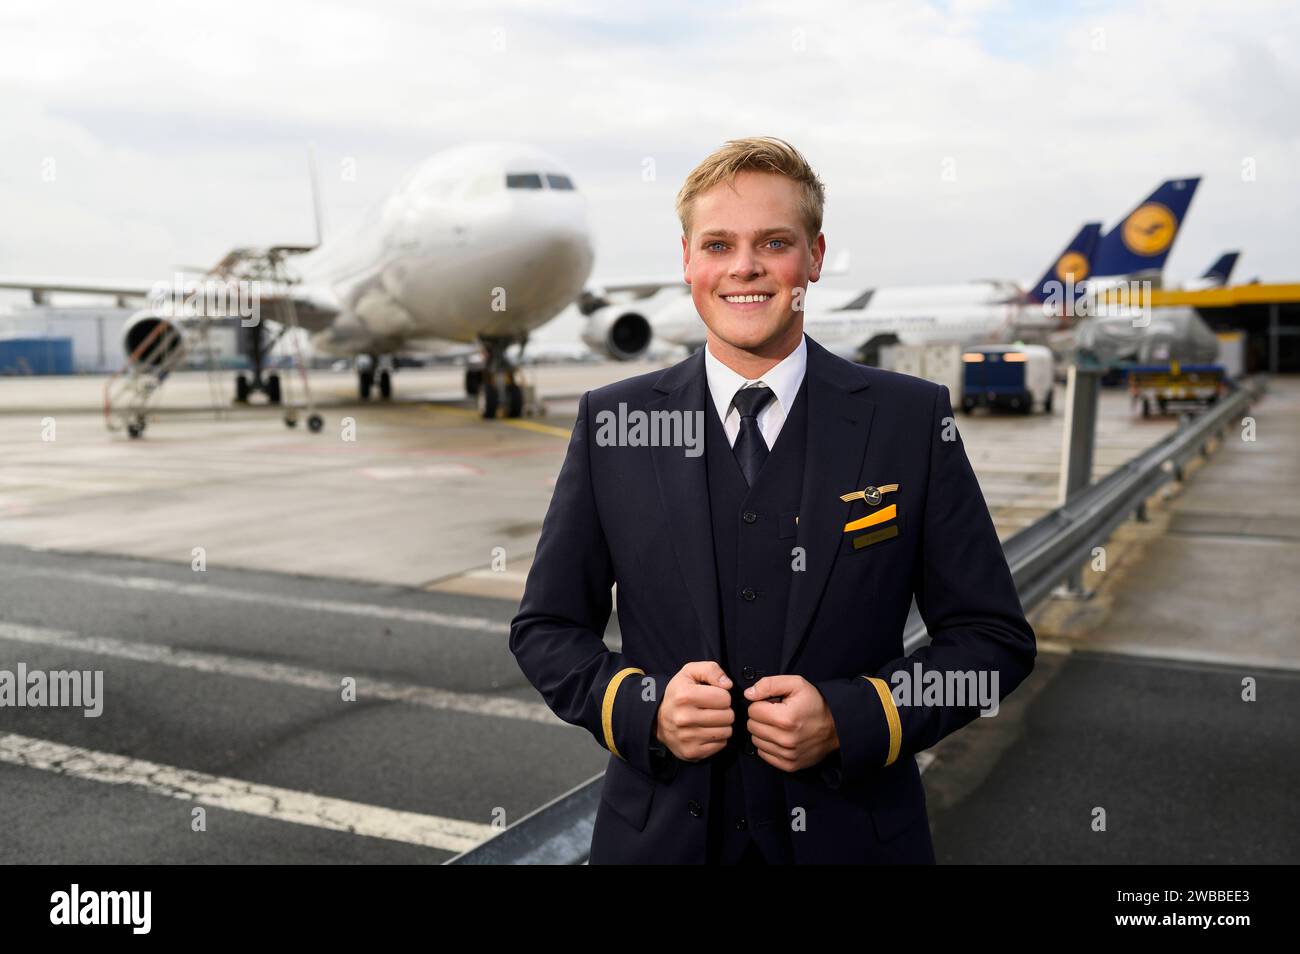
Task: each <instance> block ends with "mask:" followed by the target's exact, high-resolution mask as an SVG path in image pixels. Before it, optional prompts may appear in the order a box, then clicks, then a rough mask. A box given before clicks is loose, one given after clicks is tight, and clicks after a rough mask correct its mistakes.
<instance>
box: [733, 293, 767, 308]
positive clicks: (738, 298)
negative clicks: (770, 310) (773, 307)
mask: <svg viewBox="0 0 1300 954" xmlns="http://www.w3.org/2000/svg"><path fill="white" fill-rule="evenodd" d="M720 297H721V298H722V300H723V301H725V302H730V303H731V304H733V305H749V304H758V303H759V302H764V301H767V300H768V299H769V298H772V297H774V296H772V295H769V294H767V293H766V292H763V293H759V294H755V295H722V296H720Z"/></svg>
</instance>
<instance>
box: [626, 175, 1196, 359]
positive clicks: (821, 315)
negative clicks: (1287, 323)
mask: <svg viewBox="0 0 1300 954" xmlns="http://www.w3.org/2000/svg"><path fill="white" fill-rule="evenodd" d="M1199 181H1200V180H1199V179H1197V178H1192V179H1176V180H1168V181H1166V182H1164V183H1162V184H1161V185H1160V186H1159V187H1158V188H1157V189H1156V191H1155V192H1154V193H1152V194H1151V196H1149V197H1148V198H1147V199H1146V200H1145V201H1144V202H1142V203H1140V204H1139V205H1138V207H1137V208H1135V209H1134V210H1133V211H1132V212H1130V213H1129V214H1128V215H1127V216H1126V217H1125V218H1123V219H1121V220H1120V222H1119V223H1118V224H1117V225H1116V226H1115V227H1114V228H1113V229H1112V230H1111V231H1110V232H1108V233H1106V234H1105V235H1102V234H1101V224H1100V223H1098V222H1090V223H1088V224H1086V225H1084V226H1083V228H1082V229H1080V230H1079V232H1078V233H1077V234H1076V235H1075V236H1074V238H1072V239H1071V240H1070V242H1069V243H1068V244H1067V245H1066V246H1065V248H1064V249H1062V250H1061V252H1060V253H1058V254H1057V255H1056V257H1054V258H1053V259H1052V261H1051V264H1050V265H1049V266H1048V267H1047V270H1046V271H1045V272H1044V274H1043V275H1042V277H1041V278H1039V279H1038V281H1037V282H1032V283H1028V284H1026V285H1025V286H1023V287H1022V286H1021V285H1020V284H1019V283H1017V282H1013V281H998V280H982V281H973V282H966V283H962V284H950V285H931V286H914V287H895V288H887V287H886V288H872V289H867V290H865V291H864V290H860V289H859V290H857V291H853V292H845V291H843V290H838V289H825V290H822V289H820V288H819V287H818V286H811V287H810V288H809V290H808V298H807V301H806V303H805V311H804V329H805V330H806V331H807V332H808V334H809V335H810V336H812V337H813V338H815V339H816V340H817V342H818V343H819V344H821V345H823V346H824V347H826V348H827V349H828V350H831V351H834V352H836V353H837V354H840V355H841V356H843V357H846V358H851V359H853V360H855V361H860V362H864V363H866V364H879V360H880V348H881V347H883V346H884V345H888V344H895V343H901V344H930V343H940V342H943V343H956V344H964V345H976V344H987V343H1003V342H1007V341H1010V340H1012V339H1013V338H1017V337H1023V336H1024V335H1026V334H1042V335H1044V336H1046V335H1047V334H1048V333H1049V332H1051V331H1052V330H1054V329H1058V328H1059V327H1060V324H1061V319H1060V317H1059V312H1058V310H1057V308H1058V304H1057V303H1053V302H1052V295H1053V294H1055V295H1056V296H1057V297H1058V298H1059V297H1060V296H1061V295H1062V294H1069V293H1071V290H1073V292H1074V293H1075V294H1078V293H1081V292H1082V291H1083V289H1085V288H1086V287H1087V282H1088V281H1095V280H1096V278H1097V277H1098V276H1107V277H1108V278H1113V280H1119V277H1120V276H1124V277H1127V276H1128V275H1130V274H1138V273H1142V274H1158V273H1159V271H1160V269H1161V268H1163V266H1164V262H1165V259H1166V257H1167V256H1168V254H1169V249H1170V247H1171V246H1172V244H1173V240H1174V238H1175V237H1176V235H1177V234H1178V230H1179V227H1180V226H1181V224H1182V221H1183V219H1184V217H1185V215H1186V212H1187V207H1188V205H1189V203H1190V202H1191V198H1192V195H1193V194H1194V193H1195V191H1196V186H1197V183H1199ZM1218 265H1219V263H1216V266H1215V267H1218ZM1212 270H1213V267H1212ZM603 317H604V321H605V322H606V324H607V326H608V327H609V328H610V329H611V330H612V331H617V330H618V327H619V325H618V322H619V321H620V320H622V319H621V317H620V316H618V315H615V314H610V313H606V314H605V315H604V316H603ZM651 325H652V328H653V334H654V335H656V336H658V337H661V338H663V339H664V340H667V341H670V342H674V343H677V344H682V345H685V346H686V347H688V348H691V349H694V348H697V347H700V346H702V345H703V343H704V341H705V334H706V329H705V327H704V323H703V322H702V321H701V320H700V317H699V315H698V314H697V313H696V311H695V306H694V303H693V301H692V300H691V298H690V297H689V296H686V297H685V298H683V299H681V300H677V301H674V302H671V303H670V304H668V305H667V306H665V307H664V308H662V309H660V310H659V311H657V312H656V313H655V314H654V316H653V319H652V322H651ZM631 337H632V336H631V335H625V337H624V340H628V339H630V338H631ZM625 350H626V349H625ZM616 356H617V355H616ZM627 356H628V357H635V356H636V355H635V354H628V355H627Z"/></svg>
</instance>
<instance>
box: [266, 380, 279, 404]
mask: <svg viewBox="0 0 1300 954" xmlns="http://www.w3.org/2000/svg"><path fill="white" fill-rule="evenodd" d="M266 400H267V401H268V402H269V403H271V404H279V403H280V376H279V375H278V374H273V375H271V376H270V377H268V378H267V379H266Z"/></svg>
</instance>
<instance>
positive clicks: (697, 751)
mask: <svg viewBox="0 0 1300 954" xmlns="http://www.w3.org/2000/svg"><path fill="white" fill-rule="evenodd" d="M735 720H736V714H735V712H733V711H732V709H731V680H730V679H729V678H727V674H726V673H725V672H723V671H722V667H721V666H719V665H718V664H717V663H716V662H712V661H708V662H691V663H687V664H686V665H685V666H683V667H682V668H681V671H680V672H679V673H677V675H675V676H673V678H672V679H671V680H669V682H668V687H667V688H666V689H664V698H663V702H661V703H660V704H659V713H658V717H657V719H656V721H655V738H657V739H658V740H659V741H660V742H662V743H663V744H664V745H666V746H668V748H669V750H670V751H671V752H672V753H673V755H675V756H677V757H678V758H679V759H681V760H682V761H685V762H698V761H699V760H700V759H704V758H708V757H709V756H710V755H713V754H715V753H717V752H721V751H722V749H723V748H724V747H725V746H726V744H727V739H729V738H731V724H732V723H733V722H734V721H735Z"/></svg>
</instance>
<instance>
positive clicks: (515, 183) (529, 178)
mask: <svg viewBox="0 0 1300 954" xmlns="http://www.w3.org/2000/svg"><path fill="white" fill-rule="evenodd" d="M541 187H542V177H541V176H540V175H538V174H537V173H536V172H507V173H506V188H507V189H540V188H541Z"/></svg>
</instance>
